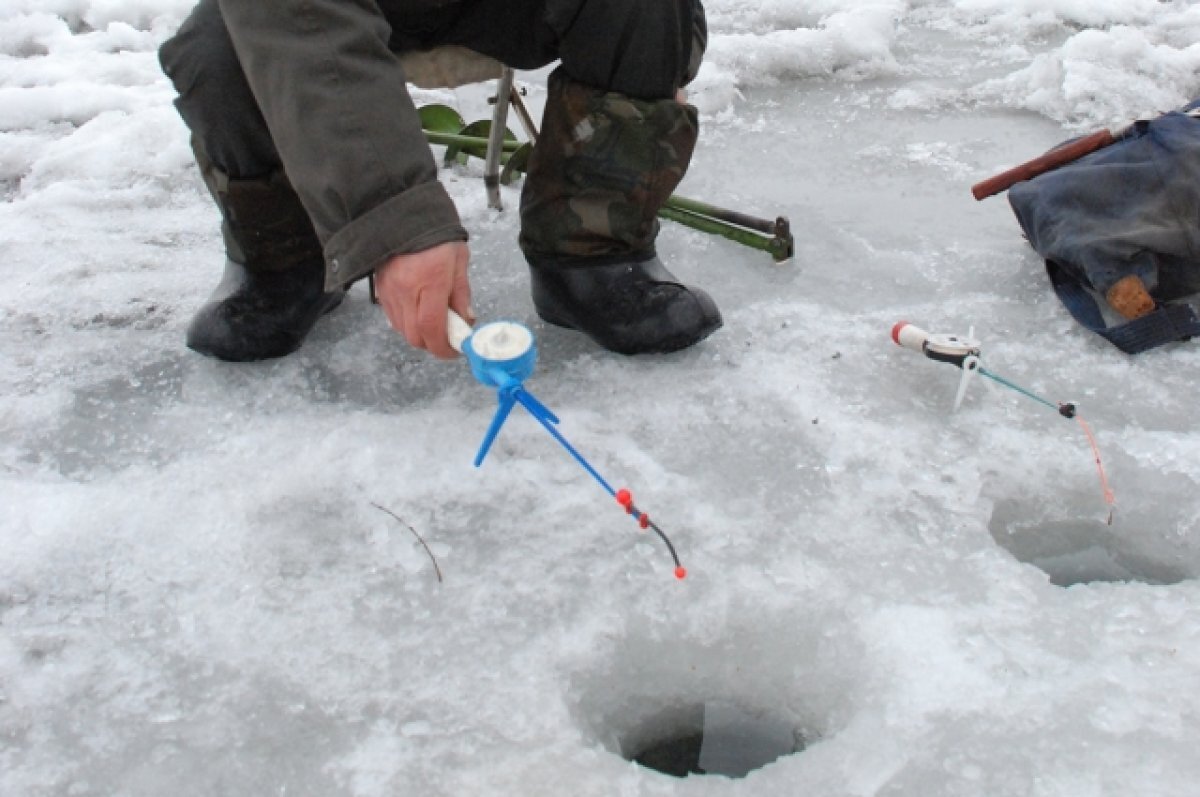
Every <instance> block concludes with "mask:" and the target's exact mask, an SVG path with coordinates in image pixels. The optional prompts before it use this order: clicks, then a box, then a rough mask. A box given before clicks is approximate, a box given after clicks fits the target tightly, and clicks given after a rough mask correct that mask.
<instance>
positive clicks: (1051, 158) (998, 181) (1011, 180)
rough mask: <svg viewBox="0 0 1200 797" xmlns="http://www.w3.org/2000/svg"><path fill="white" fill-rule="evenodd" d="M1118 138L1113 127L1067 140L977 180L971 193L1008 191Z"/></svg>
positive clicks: (980, 195)
mask: <svg viewBox="0 0 1200 797" xmlns="http://www.w3.org/2000/svg"><path fill="white" fill-rule="evenodd" d="M1115 140H1116V139H1115V138H1114V137H1113V134H1112V133H1111V132H1110V131H1108V130H1100V131H1097V132H1095V133H1092V134H1091V135H1090V136H1085V137H1084V138H1080V139H1077V140H1075V141H1072V142H1071V143H1069V144H1063V145H1062V146H1061V147H1058V148H1056V149H1052V150H1050V151H1049V152H1047V153H1046V154H1045V155H1042V156H1041V157H1039V158H1034V159H1033V160H1031V161H1028V162H1026V163H1022V164H1021V165H1020V166H1014V167H1013V168H1011V169H1009V170H1008V171H1006V172H1003V173H1001V174H998V175H996V176H995V177H989V178H988V179H986V180H984V181H983V182H981V183H976V184H975V185H973V186H971V193H972V194H973V195H974V196H975V198H976V199H986V198H987V197H990V196H993V195H995V194H998V193H1000V192H1001V191H1007V190H1008V189H1009V188H1011V187H1013V186H1014V185H1016V184H1017V183H1019V182H1021V181H1022V180H1032V179H1033V178H1034V177H1037V176H1038V175H1039V174H1044V173H1046V172H1048V171H1050V170H1051V169H1057V168H1058V167H1059V166H1062V165H1063V164H1066V163H1070V162H1071V161H1074V160H1078V159H1080V158H1082V157H1083V156H1084V155H1087V154H1088V153H1090V152H1095V151H1096V150H1098V149H1104V148H1105V147H1107V146H1108V145H1109V144H1111V143H1113V142H1114V141H1115Z"/></svg>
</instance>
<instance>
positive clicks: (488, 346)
mask: <svg viewBox="0 0 1200 797" xmlns="http://www.w3.org/2000/svg"><path fill="white" fill-rule="evenodd" d="M446 332H447V334H448V336H449V338H450V345H451V346H453V347H454V348H455V350H457V351H459V352H461V353H462V354H463V356H464V357H466V358H467V364H468V365H469V366H470V367H471V373H472V375H474V377H475V379H477V380H478V381H479V382H480V383H481V384H483V385H484V386H486V387H490V388H492V389H494V390H495V391H496V398H497V400H498V401H499V406H498V407H497V408H496V414H495V415H494V416H493V417H492V422H491V424H489V425H488V429H487V432H486V433H485V434H484V436H483V443H482V444H481V445H480V446H479V452H478V453H477V454H476V455H475V467H477V468H478V467H479V466H481V465H482V464H483V460H484V458H485V457H486V456H487V454H488V451H489V450H490V449H491V447H492V443H494V442H495V441H496V436H497V435H499V434H500V429H501V428H502V427H503V426H504V422H505V421H506V420H508V417H509V415H510V414H511V413H512V410H513V407H515V406H516V405H517V404H520V405H521V406H522V407H524V408H525V409H527V410H528V411H529V414H530V415H532V416H533V417H534V418H535V419H536V420H537V422H538V423H540V424H541V425H542V427H543V428H544V429H545V430H546V431H547V432H549V433H550V436H551V437H553V438H554V439H555V440H557V441H558V442H559V444H560V445H562V447H563V448H565V449H566V450H567V453H569V454H570V455H571V457H572V458H574V460H575V461H576V462H578V463H579V464H580V465H581V466H582V467H583V469H584V470H586V471H587V472H588V474H589V475H590V476H591V477H592V478H593V479H595V480H596V482H597V483H598V484H599V485H600V486H601V487H603V488H604V490H605V492H607V493H608V494H609V495H611V496H612V497H613V498H615V499H616V501H617V503H618V504H620V505H621V507H622V508H624V510H625V512H626V514H628V515H630V516H631V517H632V518H633V519H634V520H635V521H637V524H638V525H639V526H641V527H642V528H643V529H646V528H649V529H653V531H654V533H655V534H657V535H658V536H659V538H660V539H662V541H663V543H664V544H666V546H667V550H668V551H669V552H670V554H671V558H672V559H673V560H674V561H675V577H676V578H680V579H682V578H685V577H686V576H687V569H686V568H684V566H683V565H682V564H680V562H679V556H678V555H677V554H676V553H675V546H674V545H672V544H671V541H670V540H669V539H668V538H667V535H666V534H665V533H663V530H662V529H660V528H659V527H658V525H657V524H656V523H655V522H654V521H652V520H651V519H650V516H649V515H648V514H646V513H645V512H643V511H641V510H640V509H638V508H637V506H635V505H634V503H633V495H632V493H630V492H629V490H628V489H625V488H621V489H620V490H616V489H613V487H612V485H611V484H609V483H608V481H607V480H606V479H605V478H604V477H603V476H601V475H600V472H599V471H597V470H596V468H595V467H593V466H592V464H591V463H590V462H588V461H587V459H586V458H584V456H583V454H581V453H579V451H578V449H576V448H575V446H573V445H571V443H570V442H569V441H568V440H567V438H565V437H564V436H563V434H562V432H560V431H559V430H558V427H557V424H558V423H559V420H558V416H556V415H555V414H554V413H553V412H551V411H550V409H549V408H548V407H547V406H546V405H545V404H543V403H542V402H541V401H539V400H538V399H537V398H536V397H534V395H533V394H532V393H530V392H529V391H528V390H526V389H525V380H526V379H528V378H529V377H530V376H532V375H533V370H534V366H535V365H536V364H537V345H536V344H535V342H534V339H533V333H532V332H531V331H530V330H529V328H528V327H527V326H525V325H524V324H518V323H517V322H515V321H493V322H490V323H487V324H483V325H481V326H479V327H477V328H474V329H473V328H472V327H471V325H470V324H468V323H467V322H466V321H464V320H463V318H462V317H461V316H460V315H458V313H455V312H454V311H453V310H450V311H448V314H447V317H446Z"/></svg>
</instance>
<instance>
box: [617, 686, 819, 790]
mask: <svg viewBox="0 0 1200 797" xmlns="http://www.w3.org/2000/svg"><path fill="white" fill-rule="evenodd" d="M698 708H699V709H700V712H701V713H702V715H703V720H702V722H701V723H700V727H698V728H697V727H696V726H695V725H694V724H692V725H688V726H685V727H681V728H677V729H676V730H675V731H674V732H670V733H667V734H665V735H661V736H659V737H658V738H656V739H654V740H653V741H650V742H648V743H646V744H644V745H642V746H641V747H640V749H638V750H637V751H635V752H634V754H633V755H631V756H629V759H630V760H631V761H634V762H636V763H638V764H641V765H642V766H644V767H646V768H648V769H653V770H655V771H656V772H662V773H663V774H666V775H672V776H674V777H677V778H685V777H687V776H688V775H724V776H726V777H731V778H741V777H745V776H746V775H748V774H749V773H751V772H753V771H754V770H756V769H760V768H761V767H764V766H766V765H767V764H770V763H771V762H773V761H775V760H777V759H779V758H781V757H782V756H785V755H791V754H792V753H798V752H800V751H802V750H803V749H804V747H805V741H804V739H803V738H802V737H801V736H800V734H799V733H798V732H797V731H796V730H795V729H794V728H792V727H791V726H790V725H788V724H787V723H784V722H781V721H780V720H777V719H773V718H770V717H762V716H758V715H755V714H751V713H749V712H747V711H745V710H743V709H740V708H738V707H737V706H733V705H731V704H727V703H717V702H712V703H706V704H704V705H703V706H701V707H698Z"/></svg>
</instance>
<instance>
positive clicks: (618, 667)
mask: <svg viewBox="0 0 1200 797" xmlns="http://www.w3.org/2000/svg"><path fill="white" fill-rule="evenodd" d="M724 612H725V613H724V616H723V617H722V618H721V620H720V623H719V627H716V626H717V624H716V623H714V627H710V628H706V629H704V630H703V631H693V632H692V633H696V634H697V635H698V636H702V637H703V638H702V639H689V638H687V635H686V634H681V633H680V631H679V629H676V628H673V627H672V628H670V629H669V630H667V629H664V628H662V627H658V625H657V623H656V622H654V621H650V622H645V621H637V622H638V624H641V625H643V627H642V628H640V629H638V630H634V631H631V632H626V633H625V634H624V635H620V636H618V635H613V636H612V637H610V639H611V647H610V648H609V649H607V650H603V651H597V650H592V651H590V652H589V659H588V663H587V667H586V668H584V669H581V670H580V672H579V673H578V675H577V676H576V678H575V679H574V683H573V684H572V690H571V692H572V702H573V704H574V707H573V711H574V713H575V716H576V718H577V720H578V722H579V724H580V726H581V728H583V730H584V733H585V736H586V737H588V738H590V739H592V740H594V741H595V742H596V743H598V744H599V745H600V746H602V747H603V748H604V749H605V750H607V751H608V752H609V753H611V754H612V755H614V756H616V757H617V758H619V759H623V760H624V761H628V762H634V764H636V765H637V766H638V767H640V768H641V771H642V772H643V773H644V774H645V775H646V776H647V777H651V776H653V777H658V775H655V774H654V773H662V774H663V776H666V775H670V776H674V777H679V778H685V777H688V776H691V777H693V778H694V777H703V778H709V779H711V780H717V779H718V778H720V777H724V778H741V777H745V776H746V775H748V774H749V775H750V776H751V778H753V777H754V775H753V774H752V773H754V772H755V771H756V770H759V769H761V768H763V767H767V766H785V762H786V761H788V760H791V761H795V758H790V759H789V757H790V756H793V755H794V754H797V753H802V752H804V751H807V750H811V749H812V748H813V747H815V746H817V745H819V744H821V743H823V742H825V741H827V740H830V739H832V738H834V737H835V736H837V735H838V734H839V733H840V731H841V730H842V728H844V727H845V723H846V722H847V720H848V718H849V717H851V716H853V715H854V713H855V711H856V703H857V700H858V696H859V694H860V689H861V684H862V682H863V681H864V679H865V675H864V674H863V672H862V664H863V661H864V658H865V657H864V651H863V646H862V642H861V640H860V639H859V637H858V634H857V631H856V628H855V626H854V625H853V623H852V622H851V621H850V620H849V619H848V618H847V617H845V616H844V615H843V614H842V612H841V611H840V610H833V611H820V610H813V611H810V612H800V613H796V612H790V611H789V612H786V613H780V614H775V613H773V612H771V611H765V610H764V609H763V607H762V605H761V604H759V603H757V602H755V603H753V605H747V606H745V607H733V608H730V607H725V609H724ZM643 623H644V624H643ZM805 754H807V753H805Z"/></svg>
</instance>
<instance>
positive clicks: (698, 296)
mask: <svg viewBox="0 0 1200 797" xmlns="http://www.w3.org/2000/svg"><path fill="white" fill-rule="evenodd" d="M530 275H531V281H532V288H533V306H534V307H535V308H536V309H537V313H538V315H539V316H540V317H541V319H542V320H543V321H545V322H546V323H549V324H555V325H556V326H560V327H567V328H569V329H576V330H579V331H580V332H582V333H584V334H585V335H587V336H588V337H589V338H591V339H592V340H594V341H595V342H596V343H598V344H600V345H601V346H603V347H604V348H606V349H608V350H609V351H614V352H617V353H618V354H654V353H659V354H661V353H665V352H671V351H678V350H679V349H686V348H687V347H688V346H691V345H693V344H695V343H698V342H700V341H701V340H703V339H704V338H706V337H708V336H709V335H711V334H712V333H713V332H715V331H716V330H717V329H719V328H720V327H721V323H722V321H721V313H720V311H719V310H717V305H716V304H715V303H714V302H713V300H712V298H711V297H710V296H709V295H708V294H707V293H705V292H704V291H702V290H700V289H699V288H690V287H688V286H686V285H681V284H680V283H679V281H678V280H676V279H675V276H674V275H673V274H671V272H669V271H667V269H666V267H664V266H663V264H662V262H661V261H659V259H658V258H657V257H650V258H649V259H645V260H640V261H634V262H621V263H612V264H608V265H593V264H571V265H565V266H563V265H556V266H548V265H542V266H531V267H530Z"/></svg>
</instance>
